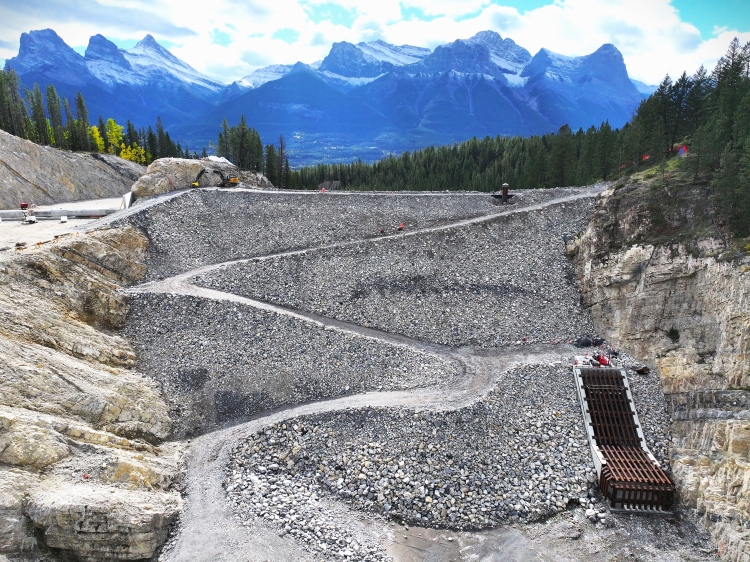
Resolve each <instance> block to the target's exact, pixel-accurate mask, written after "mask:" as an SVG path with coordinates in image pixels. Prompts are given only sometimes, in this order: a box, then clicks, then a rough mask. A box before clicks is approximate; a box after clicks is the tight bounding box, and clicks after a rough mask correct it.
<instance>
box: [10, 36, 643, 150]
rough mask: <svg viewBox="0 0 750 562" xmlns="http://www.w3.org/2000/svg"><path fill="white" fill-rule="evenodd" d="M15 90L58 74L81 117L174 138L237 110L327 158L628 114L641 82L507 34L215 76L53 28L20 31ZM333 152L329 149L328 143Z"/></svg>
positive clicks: (608, 59) (147, 41) (370, 48)
mask: <svg viewBox="0 0 750 562" xmlns="http://www.w3.org/2000/svg"><path fill="white" fill-rule="evenodd" d="M8 68H13V69H15V70H16V72H18V74H19V76H20V78H21V80H22V82H23V84H24V86H26V87H31V86H32V85H33V84H34V83H35V82H37V83H39V84H40V85H42V86H46V85H47V84H49V83H53V84H55V86H56V87H57V89H58V92H59V93H60V95H63V96H65V97H68V98H69V99H72V98H73V97H74V96H75V94H76V93H77V92H78V91H80V92H81V93H83V94H84V97H85V99H86V102H87V105H88V107H89V114H90V116H91V117H92V118H95V117H97V116H98V115H102V116H103V117H104V118H105V119H106V118H107V117H113V118H115V119H116V120H117V121H118V122H120V123H124V122H125V121H126V120H131V121H132V122H133V123H134V124H135V125H136V126H144V125H151V124H153V123H154V122H155V120H156V117H157V116H161V118H162V121H163V122H164V125H165V126H167V127H169V128H170V134H172V135H173V138H178V139H181V140H183V142H184V141H188V142H189V145H190V146H191V147H192V146H202V145H207V144H208V142H209V141H210V140H215V135H216V131H217V129H218V127H219V125H220V123H221V121H222V119H224V118H227V119H228V120H229V121H230V122H237V121H238V120H239V118H240V116H241V115H244V116H245V118H246V121H247V122H248V124H249V125H250V126H253V127H255V128H256V129H257V130H258V131H259V132H260V134H261V137H262V138H263V139H275V138H278V136H279V134H284V135H286V136H287V138H288V139H289V141H290V149H291V150H292V154H293V156H294V155H295V154H296V155H298V156H299V155H303V154H304V155H305V156H304V157H302V158H301V159H297V160H294V158H293V161H295V162H296V163H303V162H306V163H311V162H314V161H316V160H319V159H320V158H321V157H323V156H324V153H321V151H325V150H328V149H326V148H324V147H326V146H328V147H338V148H337V150H336V152H335V153H332V155H333V156H334V157H335V158H336V159H348V158H356V157H362V158H375V157H378V156H380V155H382V154H383V153H389V152H391V151H397V152H398V151H401V150H414V149H417V148H420V147H423V146H425V145H430V144H446V143H452V142H460V141H461V140H465V139H466V138H470V137H471V136H485V135H490V136H495V135H498V134H502V135H532V134H542V133H546V132H552V131H556V130H557V129H558V128H559V127H560V126H562V125H564V124H568V125H570V126H571V128H573V129H574V130H575V129H577V128H579V127H584V128H587V127H589V126H591V125H596V126H598V125H600V124H601V123H602V122H603V121H605V120H609V122H610V124H611V125H612V126H614V127H620V126H622V125H623V124H624V123H626V122H627V121H628V120H629V119H630V116H631V115H632V112H633V111H634V110H635V109H636V107H637V106H638V104H639V103H640V101H641V100H642V99H643V97H644V96H646V95H647V94H648V93H649V92H650V91H651V88H653V87H650V86H647V85H645V84H641V83H639V82H636V81H633V80H630V78H629V77H628V73H627V69H626V68H625V63H624V61H623V58H622V55H621V54H620V52H619V51H618V50H617V49H616V48H615V47H614V46H612V45H603V46H602V47H601V48H599V49H597V50H596V51H595V52H594V53H592V54H590V55H587V56H583V57H568V56H565V55H560V54H557V53H554V52H553V51H551V50H548V49H541V50H540V51H539V52H538V53H537V54H536V55H534V56H533V57H532V56H531V54H530V53H529V52H528V51H527V50H526V49H524V48H523V47H521V46H519V45H517V44H516V43H515V42H514V41H513V40H512V39H509V38H503V37H501V36H500V35H499V34H498V33H495V32H494V31H483V32H481V33H477V34H476V35H474V36H473V37H470V38H469V39H459V40H456V41H453V42H451V43H447V44H445V45H441V46H438V47H436V48H435V50H434V51H431V50H430V49H426V48H422V47H415V46H411V45H400V46H396V45H391V44H389V43H386V42H384V41H381V40H379V41H372V42H369V43H358V44H356V45H355V44H353V43H348V42H337V43H334V44H333V45H332V47H331V50H330V52H329V53H328V55H327V56H326V57H325V58H324V59H323V60H322V61H318V62H315V63H311V64H304V63H302V62H298V63H296V64H293V65H291V64H289V65H273V66H268V67H265V68H261V69H258V70H256V71H254V72H253V73H252V74H249V75H247V76H245V77H244V78H242V79H240V80H236V81H234V82H232V83H231V84H229V85H223V84H221V83H219V82H216V81H215V80H212V79H210V78H208V77H207V76H205V75H203V74H201V73H200V72H198V71H196V70H195V69H194V68H192V67H191V66H190V65H188V64H187V63H185V62H184V61H182V60H180V59H179V58H177V57H175V56H174V55H173V54H172V53H170V52H169V51H168V50H167V49H165V48H164V47H162V46H161V45H159V43H158V42H157V41H156V40H155V39H154V38H153V37H152V36H151V35H147V36H146V37H144V38H143V40H141V41H140V42H139V43H138V44H137V45H136V46H135V47H133V48H132V49H119V48H118V47H117V46H116V45H115V44H114V43H112V42H111V41H109V40H108V39H106V38H105V37H103V36H102V35H95V36H93V37H91V39H90V40H89V44H88V47H87V49H86V52H85V55H84V56H81V55H80V54H78V53H77V52H76V51H74V50H73V49H71V48H70V47H69V46H68V45H66V44H65V42H64V41H63V40H62V39H61V38H60V37H59V36H58V35H57V34H56V33H55V32H54V31H52V30H49V29H48V30H42V31H32V32H30V33H24V34H23V35H22V36H21V46H20V49H19V53H18V56H16V57H13V58H11V59H9V60H7V61H6V69H8ZM330 150H333V148H330Z"/></svg>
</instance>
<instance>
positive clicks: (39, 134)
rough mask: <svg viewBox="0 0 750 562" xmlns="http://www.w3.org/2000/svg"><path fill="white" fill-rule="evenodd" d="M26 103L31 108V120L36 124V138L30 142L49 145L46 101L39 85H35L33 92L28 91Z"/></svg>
mask: <svg viewBox="0 0 750 562" xmlns="http://www.w3.org/2000/svg"><path fill="white" fill-rule="evenodd" d="M26 101H27V102H28V104H29V106H30V108H31V120H32V122H33V123H34V137H33V138H31V139H30V140H33V141H34V142H36V143H37V144H43V145H49V144H50V139H49V134H48V132H47V116H46V115H45V113H44V99H43V97H42V90H41V89H40V88H39V84H34V88H33V89H32V90H26Z"/></svg>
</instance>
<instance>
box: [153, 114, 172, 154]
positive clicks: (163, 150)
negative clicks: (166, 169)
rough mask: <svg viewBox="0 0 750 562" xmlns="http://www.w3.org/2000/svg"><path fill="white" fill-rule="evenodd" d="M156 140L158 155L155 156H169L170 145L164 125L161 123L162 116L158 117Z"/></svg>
mask: <svg viewBox="0 0 750 562" xmlns="http://www.w3.org/2000/svg"><path fill="white" fill-rule="evenodd" d="M156 142H157V146H158V148H157V152H156V154H157V155H158V156H155V157H154V158H166V157H167V156H169V146H168V145H167V139H166V135H165V134H164V126H163V125H162V123H161V117H157V118H156Z"/></svg>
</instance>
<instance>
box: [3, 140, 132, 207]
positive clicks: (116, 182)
mask: <svg viewBox="0 0 750 562" xmlns="http://www.w3.org/2000/svg"><path fill="white" fill-rule="evenodd" d="M145 171H146V169H145V168H144V167H143V166H140V165H138V164H135V163H133V162H129V161H127V160H123V159H122V158H119V157H117V156H113V155H111V154H84V153H80V152H68V151H66V150H58V149H56V148H52V147H49V146H39V145H38V144H34V143H33V142H30V141H27V140H24V139H21V138H18V137H15V136H13V135H11V134H9V133H6V132H5V131H0V209H17V208H18V205H19V204H20V203H21V202H25V203H34V204H37V205H46V204H51V203H64V202H66V201H82V200H85V199H99V198H102V197H117V196H120V195H122V194H123V193H127V192H128V191H130V186H132V185H133V182H134V181H135V180H137V179H138V178H139V177H140V176H142V175H143V173H144V172H145Z"/></svg>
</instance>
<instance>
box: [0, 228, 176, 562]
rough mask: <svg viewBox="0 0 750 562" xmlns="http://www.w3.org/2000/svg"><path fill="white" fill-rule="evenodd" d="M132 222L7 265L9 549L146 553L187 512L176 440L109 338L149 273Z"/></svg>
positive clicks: (0, 285) (0, 452)
mask: <svg viewBox="0 0 750 562" xmlns="http://www.w3.org/2000/svg"><path fill="white" fill-rule="evenodd" d="M146 247H147V241H146V239H145V237H143V236H142V235H141V234H139V233H138V232H137V231H135V230H134V229H132V228H125V229H112V230H103V231H99V232H95V233H92V234H89V235H85V236H68V237H66V238H61V239H58V241H57V242H55V243H48V244H44V245H42V246H40V247H38V248H37V247H35V248H33V249H29V250H25V251H18V252H16V253H15V254H13V255H8V254H4V255H3V256H2V258H0V389H1V391H0V554H2V553H6V554H11V555H12V554H18V553H21V552H32V553H33V552H39V551H40V550H45V549H47V548H54V549H60V550H61V551H62V552H63V553H65V554H66V555H71V556H72V557H73V558H75V559H79V560H91V561H98V560H113V559H119V560H136V559H143V558H149V557H150V556H151V555H152V554H153V552H154V549H155V548H156V547H157V546H159V545H160V544H161V542H162V541H163V540H164V538H165V536H166V532H167V529H168V525H169V523H170V521H171V520H172V519H173V518H174V517H175V515H176V513H177V512H178V510H179V506H180V500H179V495H178V494H177V493H176V492H175V491H174V483H175V479H176V477H177V474H178V455H179V452H180V451H179V445H176V444H170V443H165V442H164V441H165V439H166V438H167V436H168V435H170V432H171V430H172V422H171V420H170V417H169V413H168V409H167V405H166V403H165V402H164V400H163V399H162V398H161V395H160V393H159V391H158V388H157V387H156V385H155V384H154V383H153V382H152V381H151V380H150V379H148V378H147V377H145V376H143V375H141V374H139V373H138V372H136V371H135V370H134V369H133V364H134V361H135V355H134V353H133V350H132V348H131V347H130V345H129V344H128V343H127V342H126V341H125V340H124V339H123V338H122V337H120V336H118V335H117V334H116V332H115V331H114V330H113V329H114V328H118V327H119V326H121V325H122V323H123V321H124V318H125V314H126V313H127V310H128V303H127V300H126V297H125V296H124V295H123V294H121V293H119V292H118V289H119V288H120V287H121V286H122V285H125V284H129V283H133V282H135V281H137V280H138V279H140V278H142V277H143V275H144V274H145V267H144V266H143V258H144V255H145V252H146Z"/></svg>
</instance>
